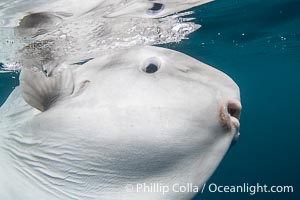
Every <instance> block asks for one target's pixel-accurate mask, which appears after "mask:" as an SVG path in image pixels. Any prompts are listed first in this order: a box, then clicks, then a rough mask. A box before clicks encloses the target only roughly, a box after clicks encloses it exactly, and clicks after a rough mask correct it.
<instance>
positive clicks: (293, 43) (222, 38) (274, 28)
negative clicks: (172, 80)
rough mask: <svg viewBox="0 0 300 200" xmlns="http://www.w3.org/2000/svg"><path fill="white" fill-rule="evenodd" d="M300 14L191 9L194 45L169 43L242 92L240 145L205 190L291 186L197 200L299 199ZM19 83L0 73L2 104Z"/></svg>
mask: <svg viewBox="0 0 300 200" xmlns="http://www.w3.org/2000/svg"><path fill="white" fill-rule="evenodd" d="M299 8H300V1H299V0H284V1H283V0H273V1H259V0H226V1H225V0H217V1H215V2H212V3H210V4H207V5H204V6H201V7H198V8H194V9H192V10H193V11H195V14H194V17H195V18H196V21H197V23H199V24H201V25H202V28H201V29H200V30H198V31H196V32H195V33H193V34H191V35H190V36H189V40H184V41H182V42H180V43H178V44H168V45H164V46H165V47H167V48H171V49H175V50H178V51H181V52H184V53H186V54H188V55H190V56H192V57H194V58H196V59H198V60H201V61H203V62H205V63H208V64H209V65H211V66H214V67H216V68H217V69H219V70H222V71H224V72H225V73H227V74H228V75H229V76H230V77H232V78H233V79H234V80H235V81H236V82H237V83H238V85H239V86H240V89H241V98H242V104H243V111H242V118H241V130H240V132H241V136H240V139H239V142H238V143H237V144H236V145H235V146H234V147H233V148H231V149H230V151H229V152H228V154H227V155H226V157H225V158H224V160H223V161H222V163H221V164H220V166H219V167H218V169H217V171H216V172H215V173H214V175H213V176H212V178H211V179H210V180H209V181H208V183H207V185H209V184H211V183H215V184H217V185H220V186H239V185H243V184H244V183H248V184H249V185H256V184H257V183H259V184H260V185H264V184H266V185H268V186H277V185H279V186H283V185H291V186H293V188H294V192H293V193H257V194H255V195H250V194H249V193H221V192H210V191H208V188H205V189H204V192H203V194H199V196H197V197H196V198H195V200H197V199H206V200H218V199H231V200H232V199H239V200H240V199H261V200H269V199H300V192H299V188H300V184H299V181H298V178H299V177H300V172H299V169H300V156H299V150H300V145H299V144H300V135H299V133H300V131H299V127H298V123H299V122H298V121H299V113H300V105H299V103H300V89H299V86H300V78H299V74H300V12H299ZM0 62H1V61H0ZM12 77H15V78H12ZM17 84H18V74H17V73H13V72H12V73H2V74H1V73H0V105H1V104H2V103H3V102H4V101H5V99H6V98H7V96H8V95H9V93H10V92H11V91H12V88H13V87H14V86H16V85H17Z"/></svg>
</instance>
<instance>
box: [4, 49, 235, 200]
mask: <svg viewBox="0 0 300 200" xmlns="http://www.w3.org/2000/svg"><path fill="white" fill-rule="evenodd" d="M240 110H241V106H240V97H239V88H238V86H237V85H236V84H235V83H234V81H233V80H232V79H230V78H229V77H228V76H227V75H225V74H224V73H222V72H220V71H218V70H216V69H214V68H212V67H210V66H208V65H206V64H204V63H201V62H199V61H197V60H195V59H193V58H191V57H189V56H187V55H184V54H182V53H179V52H176V51H172V50H167V49H163V48H159V47H146V46H145V47H138V48H132V49H129V50H118V51H115V52H114V53H111V54H107V55H98V56H97V57H95V58H94V59H93V60H90V61H88V62H87V63H85V64H83V65H64V64H62V65H61V66H59V67H57V68H55V70H54V71H51V72H49V73H48V74H47V76H46V75H45V73H44V72H41V71H39V70H35V69H28V68H24V69H23V70H22V72H21V76H20V86H19V87H18V88H16V89H15V91H14V92H13V93H12V94H11V96H10V97H9V98H8V100H7V101H6V103H5V104H4V105H3V106H2V107H1V108H0V114H1V118H0V119H1V124H0V128H1V136H0V147H1V149H0V159H1V165H0V168H1V170H0V199H6V200H17V199H24V200H33V199H46V200H48V199H49V200H55V199H64V200H65V199H91V200H92V199H99V200H100V199H101V200H116V199H125V200H127V199H132V200H134V199H149V200H150V199H151V200H155V199H157V200H159V199H165V200H175V199H182V200H185V199H192V198H193V196H194V195H196V193H193V192H189V193H175V192H168V193H165V194H162V193H159V192H154V193H149V192H134V191H133V192H128V191H127V190H126V185H128V184H130V185H136V184H142V183H146V184H151V183H161V184H162V185H166V186H169V187H170V188H171V187H172V185H174V184H183V185H186V184H188V183H192V184H193V185H195V186H198V187H199V188H200V187H201V186H202V185H203V184H204V183H205V182H206V181H207V179H208V178H209V177H210V176H211V174H212V173H213V171H214V170H215V169H216V167H217V166H218V164H219V163H220V161H221V160H222V158H223V156H224V154H225V153H226V152H227V150H228V148H229V147H230V144H231V143H232V141H233V140H234V139H235V138H236V136H237V134H238V130H239V123H238V119H239V114H240Z"/></svg>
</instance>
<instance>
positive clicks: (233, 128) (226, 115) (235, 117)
mask: <svg viewBox="0 0 300 200" xmlns="http://www.w3.org/2000/svg"><path fill="white" fill-rule="evenodd" d="M241 111H242V105H241V102H240V101H238V100H230V101H228V102H227V103H226V104H225V105H224V104H223V106H221V109H220V116H219V117H220V122H221V125H222V127H223V128H224V129H225V130H226V131H227V132H233V134H234V138H233V142H234V143H235V142H236V141H237V140H238V137H239V135H240V132H239V130H240V117H241Z"/></svg>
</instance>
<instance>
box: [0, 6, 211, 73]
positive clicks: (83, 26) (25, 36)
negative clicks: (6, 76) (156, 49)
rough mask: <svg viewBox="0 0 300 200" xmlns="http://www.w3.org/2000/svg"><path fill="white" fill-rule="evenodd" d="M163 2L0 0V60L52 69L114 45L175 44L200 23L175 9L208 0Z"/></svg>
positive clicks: (9, 66) (9, 65)
mask: <svg viewBox="0 0 300 200" xmlns="http://www.w3.org/2000/svg"><path fill="white" fill-rule="evenodd" d="M162 2H163V3H161V2H160V1H152V0H149V1H140V0H115V1H109V2H108V1H99V0H93V1H90V2H89V3H88V4H86V3H82V2H81V1H77V0H69V1H60V0H56V1H51V3H48V1H43V0H39V1H34V2H33V1H24V0H19V1H13V2H11V1H5V0H4V1H1V3H0V16H1V20H0V25H1V26H2V28H1V38H0V41H1V49H2V51H1V52H0V60H1V61H2V62H3V63H4V64H5V68H4V69H6V70H9V69H15V68H19V67H20V66H30V67H37V68H40V69H48V70H51V69H52V68H53V67H55V66H57V65H59V63H62V62H67V63H78V62H81V61H84V60H86V59H90V58H93V57H95V56H97V55H99V54H101V55H102V54H103V53H107V52H109V50H113V49H116V48H129V47H133V46H140V45H157V44H166V43H171V42H179V41H181V40H183V39H186V38H187V36H188V35H189V34H190V33H192V32H194V31H195V30H197V29H198V28H200V25H198V24H196V23H194V22H193V20H194V19H193V18H189V17H188V16H189V15H191V14H192V13H193V12H183V13H177V12H180V11H183V10H186V9H188V8H191V7H194V6H197V5H200V4H203V3H206V2H209V0H194V1H162ZM49 68H50V69H49ZM2 71H3V69H2Z"/></svg>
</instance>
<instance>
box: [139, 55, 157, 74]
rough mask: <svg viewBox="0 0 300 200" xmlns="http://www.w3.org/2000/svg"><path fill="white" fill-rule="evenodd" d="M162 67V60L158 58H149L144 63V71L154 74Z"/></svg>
mask: <svg viewBox="0 0 300 200" xmlns="http://www.w3.org/2000/svg"><path fill="white" fill-rule="evenodd" d="M159 69H160V61H159V60H158V59H157V58H148V59H147V60H146V62H145V64H144V67H143V71H144V72H146V73H147V74H153V73H155V72H157V71H158V70H159Z"/></svg>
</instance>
